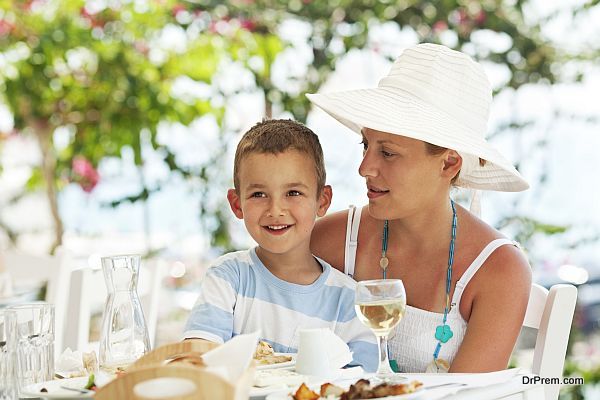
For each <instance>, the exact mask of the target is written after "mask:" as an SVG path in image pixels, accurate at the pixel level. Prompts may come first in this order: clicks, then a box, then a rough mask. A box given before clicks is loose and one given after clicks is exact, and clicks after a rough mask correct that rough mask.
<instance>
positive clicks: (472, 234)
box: [465, 212, 531, 290]
mask: <svg viewBox="0 0 600 400" xmlns="http://www.w3.org/2000/svg"><path fill="white" fill-rule="evenodd" d="M467 213H468V212H467ZM465 219H467V220H468V226H467V227H466V228H467V229H466V230H467V231H468V234H467V235H468V236H469V238H468V239H467V241H468V242H469V243H470V244H471V245H470V247H472V248H471V251H472V258H473V259H474V258H475V257H477V256H478V255H480V254H481V252H482V251H483V249H484V248H486V246H488V245H489V244H490V243H492V242H494V241H496V240H498V239H504V241H502V242H499V243H498V244H500V245H499V246H498V247H497V248H495V249H494V250H493V251H492V252H491V254H490V255H489V256H488V257H487V259H486V260H485V261H484V263H483V268H481V271H480V272H479V273H477V274H476V278H479V279H478V280H479V284H481V285H482V289H484V290H487V289H491V288H493V287H495V288H497V289H498V288H509V287H511V286H513V285H518V286H523V287H529V286H531V267H530V265H529V262H528V260H527V257H526V255H525V253H524V252H523V250H522V249H521V247H520V246H519V245H518V244H517V243H516V242H513V241H512V240H510V239H509V238H507V237H506V236H504V235H503V234H502V233H501V232H499V231H498V230H496V229H494V228H493V227H491V226H490V225H488V224H486V223H485V222H483V221H482V220H480V219H479V218H477V217H476V216H474V215H472V214H470V213H468V216H466V218H465ZM514 289H516V287H514Z"/></svg>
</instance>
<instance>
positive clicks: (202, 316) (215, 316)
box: [185, 303, 233, 342]
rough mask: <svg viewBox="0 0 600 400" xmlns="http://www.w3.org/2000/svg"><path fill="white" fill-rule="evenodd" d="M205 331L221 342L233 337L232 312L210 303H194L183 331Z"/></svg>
mask: <svg viewBox="0 0 600 400" xmlns="http://www.w3.org/2000/svg"><path fill="white" fill-rule="evenodd" d="M199 330H202V331H206V332H208V333H211V334H213V335H216V336H219V337H221V338H222V339H223V342H226V341H228V340H229V339H231V338H232V337H233V335H232V334H233V314H232V313H230V312H227V311H224V310H221V309H220V308H219V307H215V306H213V305H211V304H206V303H201V304H196V305H195V306H194V308H193V309H192V312H191V314H190V317H189V318H188V321H187V323H186V324H185V331H186V332H187V331H199Z"/></svg>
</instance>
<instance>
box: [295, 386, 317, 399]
mask: <svg viewBox="0 0 600 400" xmlns="http://www.w3.org/2000/svg"><path fill="white" fill-rule="evenodd" d="M319 397H321V396H319V394H318V393H315V392H313V391H312V390H310V389H309V388H308V386H306V384H305V383H302V385H300V387H299V388H298V390H296V393H294V394H293V395H292V398H293V399H294V400H317V399H318V398H319Z"/></svg>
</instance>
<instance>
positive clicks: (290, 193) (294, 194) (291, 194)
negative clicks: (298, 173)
mask: <svg viewBox="0 0 600 400" xmlns="http://www.w3.org/2000/svg"><path fill="white" fill-rule="evenodd" d="M301 194H302V193H300V192H299V191H297V190H290V191H289V192H288V196H300V195H301Z"/></svg>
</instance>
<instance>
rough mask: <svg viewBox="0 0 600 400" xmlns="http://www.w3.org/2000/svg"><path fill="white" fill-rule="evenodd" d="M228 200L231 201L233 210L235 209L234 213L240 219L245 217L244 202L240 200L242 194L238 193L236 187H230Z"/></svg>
mask: <svg viewBox="0 0 600 400" xmlns="http://www.w3.org/2000/svg"><path fill="white" fill-rule="evenodd" d="M227 201H228V202H229V207H231V211H233V214H234V215H235V216H236V217H238V218H239V219H244V213H243V212H242V203H241V201H240V196H239V195H238V194H237V192H236V191H235V189H229V190H228V191H227Z"/></svg>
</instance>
